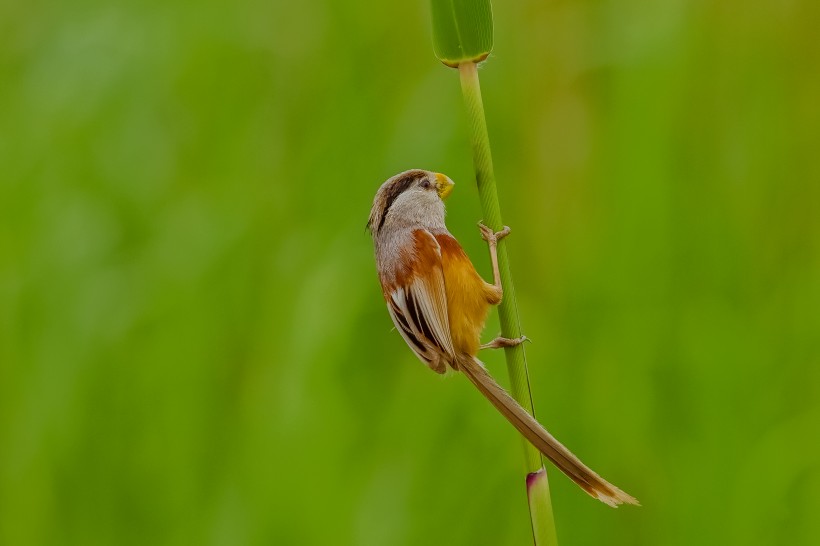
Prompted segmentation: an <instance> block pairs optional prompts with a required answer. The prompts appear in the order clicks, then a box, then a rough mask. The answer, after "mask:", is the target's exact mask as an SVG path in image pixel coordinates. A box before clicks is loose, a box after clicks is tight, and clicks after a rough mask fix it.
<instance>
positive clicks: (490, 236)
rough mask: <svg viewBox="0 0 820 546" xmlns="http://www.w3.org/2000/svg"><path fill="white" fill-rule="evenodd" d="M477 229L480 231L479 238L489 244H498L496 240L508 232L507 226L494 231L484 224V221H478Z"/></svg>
mask: <svg viewBox="0 0 820 546" xmlns="http://www.w3.org/2000/svg"><path fill="white" fill-rule="evenodd" d="M478 229H479V230H480V231H481V238H482V239H484V240H485V241H487V244H490V245H495V244H498V241H500V240H501V239H503V238H504V237H506V236H507V235H509V234H510V228H509V226H504V229H502V230H501V231H495V232H494V231H493V230H492V229H490V228H489V227H487V226H486V225H484V222H479V223H478Z"/></svg>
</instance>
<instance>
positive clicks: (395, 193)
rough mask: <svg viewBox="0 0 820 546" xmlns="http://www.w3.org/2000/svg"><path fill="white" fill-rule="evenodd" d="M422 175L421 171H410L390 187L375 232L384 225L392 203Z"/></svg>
mask: <svg viewBox="0 0 820 546" xmlns="http://www.w3.org/2000/svg"><path fill="white" fill-rule="evenodd" d="M421 174H422V171H411V172H409V173H407V174H406V175H404V176H403V177H402V178H399V179H398V180H396V181H395V182H393V184H392V185H391V186H390V190H389V192H390V193H388V195H387V199H385V202H384V213H382V217H381V220H379V226H378V227H377V228H376V231H379V230H380V229H381V228H382V226H383V225H384V221H385V220H386V219H387V212H388V211H389V210H390V207H392V206H393V202H394V201H395V200H396V199H398V198H399V195H401V194H403V193H404V192H405V191H407V189H408V188H409V187H410V186H412V185H413V182H415V181H416V180H418V178H419V176H420V175H421Z"/></svg>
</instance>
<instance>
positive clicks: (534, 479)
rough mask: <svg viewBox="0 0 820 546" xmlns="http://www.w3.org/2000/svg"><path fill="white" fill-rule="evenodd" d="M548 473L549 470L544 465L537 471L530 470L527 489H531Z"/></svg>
mask: <svg viewBox="0 0 820 546" xmlns="http://www.w3.org/2000/svg"><path fill="white" fill-rule="evenodd" d="M546 475H547V471H546V470H544V467H543V466H542V467H541V468H539V469H538V470H537V471H536V472H530V473H529V474H527V491H530V490H531V489H532V488H533V487H535V484H537V483H538V482H539V481H541V480H542V479H543V477H544V476H546Z"/></svg>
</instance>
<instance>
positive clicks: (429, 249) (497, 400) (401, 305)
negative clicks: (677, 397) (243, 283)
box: [367, 169, 638, 506]
mask: <svg viewBox="0 0 820 546" xmlns="http://www.w3.org/2000/svg"><path fill="white" fill-rule="evenodd" d="M452 189H453V181H452V180H450V179H449V178H448V177H446V176H444V175H443V174H440V173H433V172H430V171H423V170H419V169H415V170H410V171H405V172H403V173H399V174H397V175H396V176H394V177H392V178H390V179H389V180H387V182H385V183H384V184H382V186H381V187H380V188H379V190H378V191H377V192H376V197H375V199H374V200H373V208H372V209H371V211H370V218H369V219H368V222H367V227H368V229H369V230H370V234H371V235H372V236H373V244H374V246H375V249H376V267H377V269H378V272H379V280H380V281H381V285H382V291H383V293H384V299H385V301H386V302H387V311H388V312H389V313H390V318H391V319H393V323H394V324H395V325H396V329H398V331H399V333H400V334H401V336H402V338H404V341H405V342H407V345H408V346H409V347H410V348H411V349H412V350H413V352H414V353H415V354H416V356H417V357H418V358H419V359H420V360H421V361H422V362H424V363H425V364H426V365H427V366H428V367H429V368H430V369H431V370H433V371H435V372H436V373H445V372H446V371H447V370H448V368H449V369H451V370H455V371H461V372H463V373H464V375H466V376H467V378H468V379H469V380H470V381H471V382H472V383H473V384H474V385H475V386H476V387H477V388H478V390H479V391H480V392H481V394H483V395H484V396H485V397H487V399H488V400H489V401H490V403H492V404H493V406H495V407H496V409H498V411H499V412H501V414H502V415H504V417H506V418H507V420H508V421H509V422H510V423H512V425H513V426H514V427H515V428H516V429H518V431H519V432H520V433H521V434H523V435H524V437H525V438H527V440H528V441H529V442H530V443H532V445H533V446H535V447H536V448H537V449H538V450H539V451H541V453H543V454H544V455H545V456H546V457H547V458H548V459H549V460H550V461H552V462H553V463H554V464H555V466H557V467H558V469H559V470H561V472H563V473H564V474H566V475H567V476H568V477H569V478H570V479H571V480H573V481H574V482H575V483H577V484H578V485H579V486H580V487H581V488H582V489H584V491H586V492H587V493H589V494H590V495H592V496H593V497H595V498H597V499H599V500H600V501H602V502H605V503H606V504H608V505H610V506H617V505H618V504H621V503H628V504H638V501H637V500H635V499H634V498H633V497H631V496H630V495H628V494H626V493H624V492H623V491H621V490H620V489H618V488H617V487H615V486H614V485H612V484H610V483H608V482H607V481H606V480H604V479H603V478H601V477H600V476H598V474H596V473H595V472H593V471H592V470H591V469H590V468H589V467H588V466H586V465H585V464H584V463H582V462H581V461H580V460H579V459H578V457H576V456H575V455H573V454H572V453H571V452H570V451H569V450H568V449H567V448H565V447H564V446H563V445H562V444H561V443H560V442H558V440H556V439H555V438H554V437H553V436H552V435H551V434H550V433H549V432H547V430H546V429H545V428H544V427H543V426H541V424H540V423H539V422H538V421H536V420H535V418H533V417H532V416H531V415H530V414H529V413H527V411H526V410H524V408H522V407H521V406H520V405H519V404H518V402H516V401H515V400H514V399H513V398H512V397H511V396H510V395H509V394H508V393H507V391H505V390H504V389H503V388H502V387H501V386H499V385H498V383H497V382H496V381H495V380H494V379H493V378H492V376H491V375H490V374H489V373H488V372H487V370H486V369H485V368H484V365H483V364H482V362H481V361H480V360H478V359H477V358H476V355H477V354H478V351H479V349H482V348H499V347H511V346H514V345H517V344H519V343H522V342H523V341H524V340H525V338H523V337H522V338H520V339H506V338H502V337H499V338H496V339H494V340H493V341H491V342H490V343H487V344H485V345H481V344H480V337H481V333H482V331H483V330H484V323H485V321H486V319H487V313H488V312H489V309H490V306H491V305H497V304H499V303H500V302H501V298H502V296H503V289H502V287H501V279H500V274H499V270H498V257H497V254H496V247H497V244H498V241H499V240H500V239H502V238H503V237H506V236H507V235H508V234H509V232H510V229H509V228H507V227H505V228H504V229H503V230H502V231H500V232H493V230H491V229H490V228H488V227H487V226H485V225H484V224H479V229H480V231H481V237H482V238H483V239H484V240H485V241H487V244H488V246H489V248H490V260H491V262H492V267H493V282H492V284H490V283H488V282H485V281H484V279H482V278H481V276H480V275H479V274H478V272H477V271H476V269H475V267H474V266H473V264H472V262H471V261H470V258H468V257H467V254H466V253H465V252H464V249H462V248H461V245H460V244H459V243H458V241H456V239H455V238H454V237H453V236H452V235H451V234H450V232H449V231H447V227H446V226H445V224H444V213H445V211H444V201H443V200H444V199H445V198H446V197H447V196H448V195H449V194H450V192H451V191H452Z"/></svg>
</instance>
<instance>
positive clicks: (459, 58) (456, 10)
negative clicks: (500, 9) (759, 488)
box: [431, 0, 558, 546]
mask: <svg viewBox="0 0 820 546" xmlns="http://www.w3.org/2000/svg"><path fill="white" fill-rule="evenodd" d="M431 6H432V13H433V43H434V49H435V52H436V56H437V57H438V58H439V60H441V61H442V62H443V63H444V64H445V65H447V66H450V67H454V68H455V67H457V68H458V71H459V75H460V76H461V91H462V95H463V96H464V103H465V105H466V107H467V116H468V118H469V123H470V140H471V142H472V147H473V164H474V166H475V173H476V182H477V184H478V194H479V198H480V199H481V209H482V212H483V215H484V223H485V224H486V225H487V226H489V227H490V228H492V229H493V230H495V231H499V230H501V229H502V228H503V222H502V220H501V207H500V206H499V204H498V191H497V189H496V185H495V174H494V171H493V159H492V153H491V151H490V139H489V135H488V134H487V121H486V119H485V116H484V104H483V102H482V100H481V86H480V84H479V79H478V67H477V65H476V63H477V62H480V61H483V60H484V59H486V58H487V56H488V55H489V53H490V51H491V50H492V41H493V20H492V9H491V6H490V0H431ZM513 228H514V226H513ZM513 231H514V229H513ZM498 265H499V269H500V272H501V284H502V286H503V288H504V298H503V300H502V302H501V305H499V306H498V315H499V319H500V322H501V335H502V336H503V337H507V338H517V337H520V336H521V323H520V321H519V317H518V302H517V300H516V297H515V287H514V285H513V281H512V274H511V273H510V261H509V258H508V256H507V245H506V240H504V239H502V240H501V241H499V243H498ZM504 352H505V356H506V358H507V372H508V373H509V376H510V394H512V396H513V398H515V400H516V401H517V402H518V403H519V404H521V406H523V407H524V409H526V410H527V411H528V412H530V413H531V414H534V413H533V404H532V393H531V391H530V381H529V374H528V372H527V358H526V355H525V353H524V345H523V344H521V345H518V346H516V347H509V348H506V349H504ZM522 440H523V444H524V458H525V464H526V472H527V478H526V484H527V499H528V501H529V507H530V520H531V523H532V532H533V539H534V541H535V544H536V546H556V545H557V544H558V539H557V537H556V534H555V520H554V518H553V515H552V500H551V498H550V491H549V481H548V479H547V473H546V470H545V468H544V462H543V459H542V457H541V453H540V452H539V451H538V450H537V449H535V448H534V447H533V446H532V445H531V444H530V443H529V442H528V441H527V440H526V439H524V438H523V437H522Z"/></svg>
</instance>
